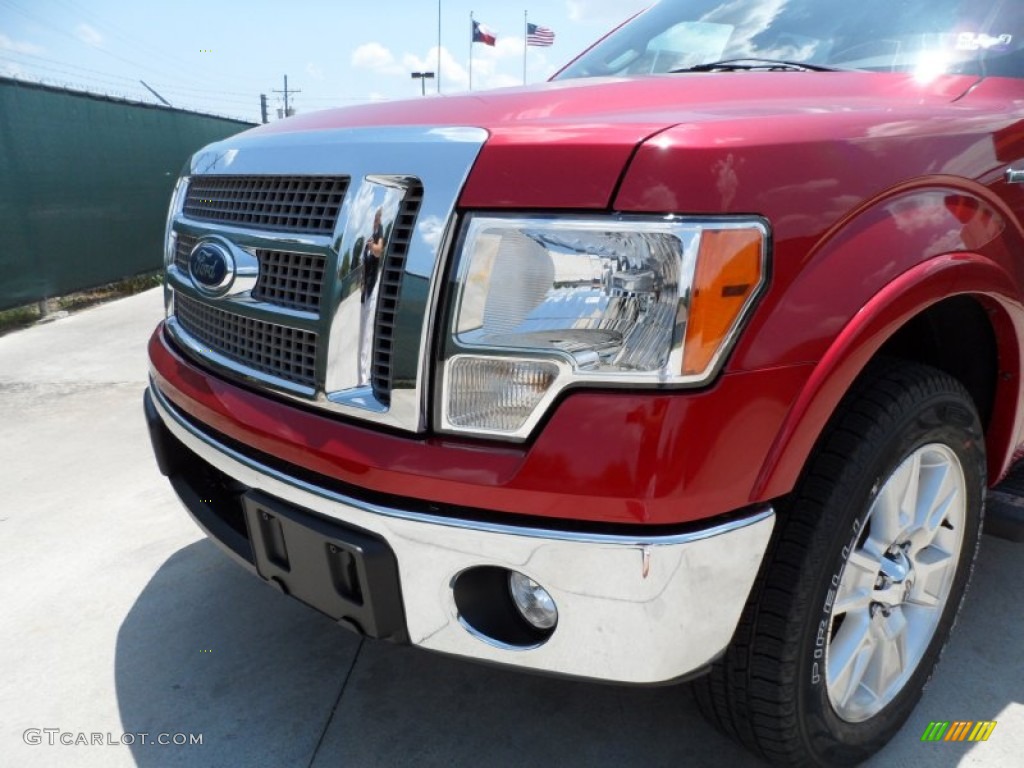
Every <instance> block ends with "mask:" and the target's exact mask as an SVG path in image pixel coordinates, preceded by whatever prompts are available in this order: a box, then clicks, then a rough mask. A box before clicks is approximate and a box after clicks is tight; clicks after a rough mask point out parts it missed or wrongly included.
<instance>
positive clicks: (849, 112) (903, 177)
mask: <svg viewBox="0 0 1024 768" xmlns="http://www.w3.org/2000/svg"><path fill="white" fill-rule="evenodd" d="M850 79H851V80H852V79H857V80H858V81H859V82H860V85H858V86H857V87H852V86H851V87H850V88H847V87H846V86H847V85H850V80H843V79H837V80H836V81H835V82H836V83H837V84H839V85H840V86H842V87H839V88H836V89H835V91H834V92H833V93H832V94H830V95H829V96H828V97H827V98H824V99H822V100H821V101H820V102H818V103H817V104H816V105H815V106H814V107H811V106H810V105H809V104H807V103H806V100H805V99H806V95H807V94H806V93H804V92H803V91H802V90H801V89H800V88H795V87H794V88H793V89H791V91H790V94H789V97H788V98H787V97H785V96H784V95H778V96H777V98H774V99H773V98H772V97H770V96H769V97H768V98H764V99H759V100H758V102H757V108H756V110H755V109H752V108H749V107H746V106H743V105H739V106H734V107H733V110H734V112H737V113H741V114H738V115H736V114H734V115H732V116H731V117H728V118H726V116H724V115H721V114H719V113H717V112H714V111H710V112H708V113H706V114H702V115H701V116H700V117H699V118H698V119H695V120H691V121H689V122H682V123H680V124H679V125H677V126H675V127H672V128H670V129H668V130H666V131H664V132H662V133H660V134H659V135H658V136H656V137H655V138H654V139H652V140H651V141H648V142H646V143H645V144H644V145H643V146H642V147H641V148H640V149H639V150H638V151H637V154H636V157H635V159H634V161H633V162H632V164H631V165H630V167H629V169H628V171H627V173H626V175H625V177H624V180H623V183H622V185H621V188H620V190H619V193H618V195H617V196H616V200H615V203H614V208H615V209H616V210H621V211H630V212H682V213H692V214H705V215H718V214H756V215H760V216H763V217H764V218H765V219H767V220H768V222H769V223H770V224H771V227H772V231H773V274H772V283H771V286H770V290H769V292H768V294H767V295H766V296H765V297H764V299H763V300H762V302H761V304H760V305H759V306H758V309H757V311H756V313H755V315H754V317H753V318H752V320H751V322H750V323H749V325H748V327H747V328H746V330H745V331H744V333H743V334H742V336H741V338H740V340H739V342H738V344H737V347H736V349H735V350H734V351H733V354H732V356H731V358H730V360H729V362H728V364H727V368H726V370H728V371H731V372H738V371H749V370H758V369H761V368H764V367H766V366H777V365H784V366H789V365H799V364H806V363H810V364H813V365H814V366H815V372H814V375H813V376H812V377H810V379H809V380H808V382H807V385H806V387H805V389H804V390H803V391H802V392H800V393H794V400H795V402H796V406H795V407H794V410H793V412H792V413H791V414H790V415H789V417H788V418H787V421H786V426H785V427H784V429H783V431H782V432H781V433H780V434H779V436H778V440H777V441H776V443H775V444H774V446H773V448H772V450H771V453H770V454H769V455H768V456H767V458H766V461H765V465H764V468H763V470H762V473H761V478H760V480H759V481H758V483H757V485H756V486H755V488H754V490H753V494H752V495H753V497H754V498H772V497H775V496H778V495H781V494H783V493H786V492H788V491H789V490H790V489H791V488H792V486H793V483H794V482H795V480H796V477H797V475H798V474H799V471H800V469H801V468H802V466H803V464H804V462H805V461H806V458H807V456H808V454H809V451H810V449H811V447H812V446H813V444H814V442H815V440H816V439H817V437H818V436H819V435H820V433H821V430H822V428H823V427H824V425H825V422H826V421H827V419H828V417H829V416H830V415H831V413H832V411H833V410H834V408H835V405H836V404H837V403H838V402H839V400H840V398H841V397H842V395H843V394H844V393H845V392H846V390H847V388H848V387H849V385H850V383H851V382H852V381H853V379H854V378H856V376H857V374H858V373H859V372H860V371H861V370H862V368H863V365H864V364H865V363H866V362H867V361H868V360H869V359H870V356H871V355H872V354H873V353H874V352H875V351H877V350H878V349H879V348H880V347H881V345H882V344H883V343H884V342H885V340H886V339H888V338H889V337H890V336H891V335H892V334H894V333H895V332H896V331H897V330H899V328H900V327H901V326H902V325H903V324H904V323H905V322H907V321H908V320H910V319H911V318H912V317H913V316H914V315H916V314H918V313H920V312H921V311H923V310H924V309H925V308H927V307H928V306H930V305H931V304H932V303H934V302H937V301H939V300H941V299H943V298H947V297H951V296H954V295H961V294H970V295H973V296H975V297H976V298H977V299H978V300H979V301H981V302H982V303H983V305H984V306H986V308H988V309H989V310H990V316H991V317H992V321H993V325H994V328H995V330H996V332H997V343H998V345H999V347H1000V350H999V351H1000V368H1001V370H1002V371H1003V373H1004V375H1005V376H1009V377H1010V380H1009V381H1008V380H1007V379H1005V378H1004V379H1003V380H1001V381H1000V383H999V385H998V388H997V401H996V411H997V414H999V415H998V416H996V417H994V419H993V425H992V427H991V428H990V434H989V435H988V443H989V446H988V447H989V459H990V478H991V479H992V480H995V479H997V478H998V477H999V476H1000V475H1001V474H1002V472H1003V471H1004V470H1005V468H1006V466H1007V463H1008V462H1009V460H1010V456H1011V454H1012V453H1013V450H1014V448H1015V447H1016V446H1017V445H1018V444H1020V442H1021V440H1022V435H1024V432H1022V424H1021V420H1020V417H1019V416H1018V406H1019V398H1020V391H1019V389H1020V384H1019V382H1020V368H1019V353H1018V349H1019V344H1020V339H1021V338H1024V337H1022V333H1021V332H1022V325H1021V319H1020V318H1021V313H1022V309H1021V297H1022V296H1024V293H1022V291H1024V260H1022V259H1021V257H1020V254H1024V235H1022V229H1021V214H1022V213H1024V188H1022V187H1020V186H1018V185H1008V184H1006V183H1005V181H1004V172H1005V170H1006V168H1007V167H1008V166H1009V165H1013V166H1014V167H1017V168H1024V81H1021V80H1008V79H1001V80H1000V79H995V78H993V79H989V80H986V81H984V82H982V83H980V84H976V86H975V87H974V88H972V89H971V90H970V91H969V93H966V95H965V94H960V93H957V92H958V90H959V89H960V88H961V87H963V86H964V85H966V84H968V83H967V81H966V80H965V79H963V78H953V79H949V78H940V80H938V81H935V82H933V83H930V84H917V83H915V81H914V80H913V78H912V77H908V76H881V77H876V76H874V75H865V74H854V75H852V76H851V78H850ZM868 85H870V86H871V87H872V88H874V92H873V93H872V94H871V96H870V98H869V99H865V96H866V94H865V93H864V92H863V91H861V90H859V89H860V88H864V87H867V86H868ZM958 96H959V97H960V98H957V97H958ZM757 110H759V111H760V114H758V113H757ZM681 179H686V180H687V183H680V182H679V181H674V180H681ZM940 276H941V277H940Z"/></svg>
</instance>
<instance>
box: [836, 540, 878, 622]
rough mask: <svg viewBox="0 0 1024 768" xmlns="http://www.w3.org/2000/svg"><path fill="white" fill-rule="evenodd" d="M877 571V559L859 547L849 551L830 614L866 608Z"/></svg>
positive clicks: (840, 613)
mask: <svg viewBox="0 0 1024 768" xmlns="http://www.w3.org/2000/svg"><path fill="white" fill-rule="evenodd" d="M877 573H878V560H877V559H875V558H874V557H872V556H871V555H869V554H868V553H866V552H864V551H863V550H860V549H857V550H854V551H853V552H851V553H850V557H849V558H848V559H847V561H846V568H845V569H844V570H843V578H842V581H841V582H840V583H839V588H838V589H837V590H836V596H835V599H834V600H833V602H832V615H833V616H841V615H843V614H845V613H850V612H853V611H857V610H860V609H866V608H867V607H868V605H869V604H870V602H871V590H872V588H873V587H874V584H875V576H876V575H877Z"/></svg>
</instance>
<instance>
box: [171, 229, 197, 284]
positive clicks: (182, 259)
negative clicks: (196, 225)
mask: <svg viewBox="0 0 1024 768" xmlns="http://www.w3.org/2000/svg"><path fill="white" fill-rule="evenodd" d="M198 242H199V238H198V237H195V236H194V235H183V234H182V233H181V232H178V233H176V234H175V240H174V265H175V266H176V267H177V268H178V269H179V270H181V272H182V274H185V275H187V274H188V273H189V271H188V259H189V256H191V255H192V249H193V248H195V247H196V243H198Z"/></svg>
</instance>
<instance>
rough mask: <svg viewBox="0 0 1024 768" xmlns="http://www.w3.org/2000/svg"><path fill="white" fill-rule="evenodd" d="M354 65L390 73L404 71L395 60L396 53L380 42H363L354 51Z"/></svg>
mask: <svg viewBox="0 0 1024 768" xmlns="http://www.w3.org/2000/svg"><path fill="white" fill-rule="evenodd" d="M352 66H353V67H355V68H356V69H369V70H372V71H374V72H383V73H384V74H389V75H397V74H398V73H399V72H401V71H402V68H401V67H399V66H398V64H397V63H396V62H395V55H394V54H393V53H392V52H391V51H390V50H388V49H387V48H385V47H384V46H383V45H381V44H380V43H363V44H362V45H360V46H359V47H358V48H356V49H355V50H354V51H352Z"/></svg>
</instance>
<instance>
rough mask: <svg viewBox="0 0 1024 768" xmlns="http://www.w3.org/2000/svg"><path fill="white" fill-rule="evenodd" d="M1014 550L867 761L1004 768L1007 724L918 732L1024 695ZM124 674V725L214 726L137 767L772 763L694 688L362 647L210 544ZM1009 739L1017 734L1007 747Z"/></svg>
mask: <svg viewBox="0 0 1024 768" xmlns="http://www.w3.org/2000/svg"><path fill="white" fill-rule="evenodd" d="M1018 557H1019V547H1013V546H1012V545H1008V544H1007V543H1006V542H1000V541H996V540H993V539H990V538H988V537H986V538H985V541H984V543H983V555H982V559H981V561H980V562H979V567H978V570H977V573H976V574H975V579H974V585H973V587H972V590H971V594H970V598H969V600H968V602H967V604H966V606H965V609H964V612H963V614H962V616H961V620H960V622H959V627H958V631H957V632H956V635H955V637H954V639H953V641H952V643H951V645H950V647H949V648H948V649H947V652H946V654H945V657H944V660H943V662H942V664H941V665H940V667H939V669H938V674H937V676H936V678H935V679H934V680H933V682H932V685H931V687H930V688H929V690H928V692H927V693H926V696H925V698H924V701H923V702H922V703H921V705H920V706H919V707H918V709H917V711H916V712H915V714H914V715H913V716H912V718H911V720H910V721H909V722H908V724H907V725H906V726H905V727H904V729H903V730H902V731H901V733H900V734H899V735H898V736H897V738H896V739H895V740H894V742H893V743H892V744H891V745H890V746H889V747H888V748H887V749H886V750H884V751H883V752H882V753H881V754H880V755H879V756H878V757H876V758H875V759H874V760H873V761H872V764H874V765H878V766H882V765H886V766H889V765H918V764H924V763H927V764H928V765H935V766H954V765H957V764H959V763H960V762H961V761H962V760H964V759H965V757H966V756H967V755H968V753H971V755H970V758H968V759H971V758H974V759H979V760H982V761H983V762H984V763H985V764H992V765H995V764H1000V760H1001V759H1002V758H1003V757H1006V756H1009V755H1010V754H1012V753H1011V752H1009V751H1006V752H1002V751H1000V752H996V751H994V750H996V749H1006V747H1008V746H1009V747H1012V746H1013V742H1014V741H1015V740H1016V736H1015V735H1012V734H1011V733H1006V734H1003V733H1001V732H1000V730H999V728H998V727H997V729H996V731H995V732H994V734H993V737H992V739H991V741H990V743H988V744H980V745H971V744H967V743H964V744H950V743H945V744H922V743H921V742H920V736H921V734H922V732H923V731H924V728H925V726H926V725H927V724H928V722H929V721H930V720H985V719H988V720H993V719H994V720H998V719H999V714H1000V712H1001V711H1003V710H1004V709H1005V708H1006V707H1007V706H1008V705H1009V704H1011V703H1012V702H1019V701H1020V700H1021V696H1020V694H1021V692H1022V691H1024V658H1022V651H1021V649H1020V644H1018V643H1016V642H1015V641H1013V642H1011V641H1010V640H1009V639H1010V638H1017V637H1020V636H1021V635H1022V634H1024V626H1022V623H1024V593H1022V592H1021V591H1020V590H1019V589H1014V588H1013V577H1014V575H1015V574H1016V572H1017V571H1018V570H1019V569H1018V568H1017V567H1016V562H1015V560H1017V559H1018ZM1008 643H1010V644H1009V645H1008ZM356 657H357V659H358V660H357V662H356V663H355V665H354V668H353V669H352V672H351V675H350V676H349V670H350V667H352V665H353V659H355V658H356ZM346 679H347V685H346V686H345V690H344V694H343V695H342V696H341V697H340V700H339V698H338V694H339V691H340V690H341V688H342V686H343V685H345V681H346ZM116 683H117V695H118V701H119V706H120V712H121V718H122V723H123V726H124V730H125V732H129V733H131V732H149V733H150V734H155V733H159V732H169V733H174V732H186V733H202V734H203V735H204V743H203V745H202V746H201V747H196V746H180V747H174V746H164V747H159V746H142V745H136V746H134V747H133V757H134V758H135V760H136V762H137V763H138V764H139V765H141V766H154V765H190V766H192V765H256V764H259V765H280V766H291V765H301V766H306V765H309V764H310V761H311V760H313V765H315V766H335V765H345V766H389V767H390V766H432V765H471V764H485V765H487V766H521V765H560V766H587V767H588V768H591V767H593V766H621V765H677V764H686V765H693V766H720V765H729V766H745V765H759V764H760V763H758V762H757V761H755V760H754V759H752V758H750V757H749V756H748V755H747V753H746V752H744V751H743V750H742V749H740V748H738V747H736V746H734V745H733V744H732V743H731V742H730V741H729V740H727V739H725V738H724V737H722V736H720V735H718V734H717V733H716V732H715V731H713V730H712V729H711V728H710V727H709V726H707V725H706V724H705V722H704V721H703V720H702V719H701V718H700V716H699V715H698V713H697V711H696V708H695V707H694V705H693V702H692V698H691V696H690V693H689V690H688V689H687V687H686V686H678V687H668V688H649V689H635V688H621V687H616V686H604V685H597V684H589V683H580V682H572V681H566V680H556V679H549V678H543V677H536V676H531V675H526V674H522V673H517V672H513V671H507V670H503V669H497V668H491V667H485V666H481V665H477V664H472V663H469V662H465V661H461V660H458V659H451V658H446V657H442V656H438V655H434V654H429V653H426V652H423V651H419V650H416V649H413V648H409V647H396V646H391V645H388V644H385V643H379V642H373V641H367V642H366V643H365V644H364V645H363V647H362V649H361V650H359V640H358V638H356V637H355V636H353V635H351V634H349V633H348V632H346V631H344V630H342V629H340V628H338V627H336V626H334V625H333V624H332V623H331V622H329V621H328V620H326V619H324V618H323V617H321V616H319V615H318V614H316V613H315V612H313V611H312V610H310V609H308V608H305V607H304V606H301V605H299V604H297V603H295V602H294V601H291V600H289V599H287V598H285V597H283V596H281V595H279V594H277V593H276V592H274V591H273V590H271V589H268V588H267V586H266V585H264V584H262V583H261V582H260V581H259V580H258V579H257V578H255V577H253V576H252V575H250V574H248V573H246V572H245V571H243V570H242V569H241V568H239V567H238V566H237V565H235V564H234V563H231V562H230V561H228V560H227V559H226V558H225V557H224V556H223V555H222V554H221V553H220V552H219V551H218V550H217V549H216V548H215V547H214V546H213V545H212V544H210V543H209V542H206V541H202V542H199V543H196V544H193V545H190V546H188V547H186V548H184V549H182V550H181V551H179V552H178V553H176V554H175V555H174V556H173V557H172V558H170V559H169V560H168V561H167V562H166V563H165V564H164V565H163V567H161V569H160V570H159V571H158V572H157V573H156V575H155V576H154V577H153V579H152V580H151V581H150V583H149V584H148V585H147V587H146V589H145V590H144V591H143V593H142V594H141V595H140V596H139V598H138V600H137V602H136V604H135V606H134V607H133V609H132V611H131V612H130V613H129V615H128V617H127V619H126V620H125V622H124V624H123V625H122V627H121V630H120V632H119V635H118V642H117V654H116ZM325 728H326V733H324V729H325ZM1001 736H1003V737H1011V742H1010V743H1006V742H1003V744H1002V745H1001V747H1000V746H997V745H998V744H999V742H1000V741H1001V739H1000V737H1001ZM314 758H315V759H314Z"/></svg>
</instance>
